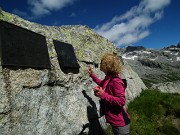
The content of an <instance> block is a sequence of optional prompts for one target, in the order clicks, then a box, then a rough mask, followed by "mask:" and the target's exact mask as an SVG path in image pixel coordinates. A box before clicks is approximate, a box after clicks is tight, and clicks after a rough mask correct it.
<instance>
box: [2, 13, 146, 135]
mask: <svg viewBox="0 0 180 135" xmlns="http://www.w3.org/2000/svg"><path fill="white" fill-rule="evenodd" d="M1 13H2V14H1V16H0V19H2V20H5V21H8V22H11V23H13V24H16V25H18V26H20V27H23V28H26V29H29V30H31V31H34V32H36V33H39V34H42V35H44V36H45V37H46V40H47V45H48V53H49V56H50V62H51V69H43V70H38V69H33V68H24V69H22V68H14V67H11V68H5V67H2V66H0V133H1V134H2V135H10V134H12V135H37V134H38V135H78V134H79V135H80V134H81V135H83V134H89V135H95V134H96V135H101V134H102V129H101V125H105V124H104V121H102V120H101V121H99V120H98V116H99V99H98V98H97V97H95V96H94V95H93V91H92V87H94V86H95V83H94V82H92V80H91V79H90V78H89V76H88V75H87V73H86V71H85V70H86V67H87V64H90V65H91V66H92V67H93V69H94V72H95V73H96V74H97V75H99V77H100V78H103V77H104V74H102V72H100V71H99V67H98V63H99V61H100V59H101V55H102V54H103V53H104V52H114V51H116V48H115V46H114V45H113V44H112V43H111V42H110V41H108V40H107V39H105V38H103V37H101V36H100V35H98V34H96V33H95V32H93V31H92V30H91V29H90V28H88V27H87V26H81V25H78V26H62V27H48V26H42V25H39V24H35V23H31V22H28V21H25V20H23V19H21V18H19V17H18V16H15V15H11V14H9V13H6V12H4V11H2V12H1ZM53 39H55V40H59V41H62V42H66V43H69V44H72V45H73V47H74V50H75V54H76V57H77V59H78V63H79V65H80V69H79V72H78V73H76V74H74V73H71V72H69V73H64V72H63V71H62V70H61V68H60V66H59V63H58V59H57V54H56V51H55V48H54V45H53ZM124 67H125V68H124V70H123V72H122V77H123V78H126V79H127V81H128V87H127V90H126V96H127V103H128V102H129V101H131V100H133V99H134V98H135V97H136V96H138V95H139V94H140V92H141V91H142V89H145V88H146V86H145V85H144V83H143V82H142V80H141V79H140V78H139V76H138V75H137V74H136V73H135V72H134V71H133V70H132V69H131V67H130V66H129V65H128V64H127V63H126V61H125V65H124ZM104 128H106V127H104Z"/></svg>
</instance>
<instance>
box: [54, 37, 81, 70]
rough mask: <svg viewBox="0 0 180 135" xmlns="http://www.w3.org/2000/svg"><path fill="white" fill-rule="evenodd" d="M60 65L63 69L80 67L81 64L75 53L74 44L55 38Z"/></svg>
mask: <svg viewBox="0 0 180 135" xmlns="http://www.w3.org/2000/svg"><path fill="white" fill-rule="evenodd" d="M53 43H54V46H55V49H56V52H57V55H58V61H59V64H60V67H61V68H62V69H79V67H80V66H79V64H78V62H77V58H76V55H75V53H74V48H73V46H72V45H70V44H67V43H64V42H60V41H57V40H53Z"/></svg>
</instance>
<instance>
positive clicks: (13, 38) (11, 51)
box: [0, 21, 50, 69]
mask: <svg viewBox="0 0 180 135" xmlns="http://www.w3.org/2000/svg"><path fill="white" fill-rule="evenodd" d="M0 54H1V64H2V66H15V67H25V68H47V69H49V68H50V60H49V55H48V49H47V43H46V39H45V37H44V36H42V35H40V34H37V33H35V32H32V31H29V30H27V29H24V28H21V27H18V26H16V25H14V24H11V23H8V22H4V21H0Z"/></svg>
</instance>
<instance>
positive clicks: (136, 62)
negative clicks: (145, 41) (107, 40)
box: [118, 44, 180, 92]
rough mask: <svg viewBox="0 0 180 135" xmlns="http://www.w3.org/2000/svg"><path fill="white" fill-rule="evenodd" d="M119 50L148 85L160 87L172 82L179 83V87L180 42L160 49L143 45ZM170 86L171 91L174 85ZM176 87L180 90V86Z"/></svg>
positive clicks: (177, 90)
mask: <svg viewBox="0 0 180 135" xmlns="http://www.w3.org/2000/svg"><path fill="white" fill-rule="evenodd" d="M118 50H119V52H121V53H123V55H122V57H123V59H124V60H126V61H127V62H128V63H129V64H130V65H131V67H132V68H133V70H134V71H136V72H137V73H138V75H139V76H140V77H141V78H142V80H143V81H144V83H145V84H146V86H148V87H153V88H160V87H161V86H163V85H164V86H165V87H167V84H168V85H171V83H172V82H173V83H174V84H177V87H178V86H179V81H180V70H179V68H180V44H178V45H171V46H169V47H166V48H163V49H160V50H153V49H145V48H142V47H127V48H126V49H118ZM170 82H171V83H170ZM172 85H173V84H172ZM169 87H171V88H169V91H171V90H170V89H172V87H173V86H169ZM164 89H168V88H164ZM175 89H176V90H175V91H176V92H180V87H178V88H175ZM162 91H166V90H162Z"/></svg>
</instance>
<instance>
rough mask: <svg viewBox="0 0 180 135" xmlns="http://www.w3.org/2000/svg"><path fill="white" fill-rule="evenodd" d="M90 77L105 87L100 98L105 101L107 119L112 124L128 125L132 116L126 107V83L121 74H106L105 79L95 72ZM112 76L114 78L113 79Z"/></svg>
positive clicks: (104, 108)
mask: <svg viewBox="0 0 180 135" xmlns="http://www.w3.org/2000/svg"><path fill="white" fill-rule="evenodd" d="M90 77H91V78H92V79H93V81H94V82H95V83H96V84H97V85H99V86H101V87H103V89H104V88H105V92H104V93H103V94H102V95H101V96H100V98H101V100H102V101H103V113H104V115H105V118H106V121H107V122H108V123H110V124H111V125H112V126H120V127H122V126H125V125H128V124H129V123H130V116H129V114H128V113H127V112H126V110H125V108H124V105H125V101H126V98H125V84H124V82H123V81H122V79H121V78H120V76H119V75H106V77H105V79H104V80H101V79H99V78H98V77H97V76H96V75H95V74H94V73H93V74H91V75H90ZM112 77H114V78H113V79H112ZM110 79H111V81H110ZM109 81H110V82H109ZM108 83H109V84H108ZM107 85H108V86H107ZM106 87H107V88H106Z"/></svg>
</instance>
